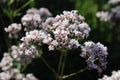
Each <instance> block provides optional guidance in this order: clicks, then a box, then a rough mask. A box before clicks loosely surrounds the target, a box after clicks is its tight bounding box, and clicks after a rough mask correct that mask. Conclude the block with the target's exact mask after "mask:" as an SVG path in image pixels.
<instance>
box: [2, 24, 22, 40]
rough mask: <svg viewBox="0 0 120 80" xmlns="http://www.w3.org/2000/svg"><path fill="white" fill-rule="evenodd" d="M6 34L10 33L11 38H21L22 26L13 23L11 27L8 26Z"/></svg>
mask: <svg viewBox="0 0 120 80" xmlns="http://www.w3.org/2000/svg"><path fill="white" fill-rule="evenodd" d="M4 30H5V32H8V33H9V38H15V39H16V38H18V37H19V35H18V34H19V32H20V31H21V30H22V27H21V24H17V23H12V24H11V25H9V26H8V28H5V29H4Z"/></svg>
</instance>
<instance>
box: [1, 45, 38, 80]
mask: <svg viewBox="0 0 120 80" xmlns="http://www.w3.org/2000/svg"><path fill="white" fill-rule="evenodd" d="M16 48H17V47H16V46H12V49H16ZM16 51H17V50H14V51H12V52H11V54H10V53H4V56H3V58H2V60H1V62H0V68H1V69H2V72H0V80H37V79H36V78H35V77H34V76H33V74H22V73H20V71H19V69H17V68H14V62H13V60H14V59H16V58H18V54H16V55H12V54H13V53H18V52H16ZM19 58H20V57H19ZM22 59H23V58H21V60H22Z"/></svg>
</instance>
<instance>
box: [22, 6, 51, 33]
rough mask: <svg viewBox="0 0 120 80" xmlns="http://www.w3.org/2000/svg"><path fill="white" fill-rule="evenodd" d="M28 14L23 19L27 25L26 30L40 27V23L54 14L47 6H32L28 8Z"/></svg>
mask: <svg viewBox="0 0 120 80" xmlns="http://www.w3.org/2000/svg"><path fill="white" fill-rule="evenodd" d="M26 13H27V14H26V15H24V16H23V17H22V19H21V22H22V24H23V25H24V26H25V29H24V30H25V31H30V30H34V29H37V28H39V25H40V24H41V23H42V22H44V21H45V20H46V19H47V18H48V17H50V16H52V14H51V13H50V12H49V10H48V9H47V8H40V9H36V8H31V9H28V10H27V12H26Z"/></svg>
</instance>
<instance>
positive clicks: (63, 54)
mask: <svg viewBox="0 0 120 80" xmlns="http://www.w3.org/2000/svg"><path fill="white" fill-rule="evenodd" d="M61 56H62V57H63V61H62V64H61V67H62V68H61V73H60V76H63V73H64V68H65V62H66V58H67V50H61ZM59 80H63V79H62V78H59Z"/></svg>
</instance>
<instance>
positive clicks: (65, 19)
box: [21, 9, 90, 50]
mask: <svg viewBox="0 0 120 80" xmlns="http://www.w3.org/2000/svg"><path fill="white" fill-rule="evenodd" d="M33 11H34V12H36V13H37V12H38V11H37V10H35V9H32V11H30V10H28V11H27V12H28V13H33ZM41 11H42V10H41ZM84 20H85V19H84V17H82V16H81V15H78V13H77V11H75V10H74V11H64V12H63V14H61V15H57V16H56V17H55V18H52V17H51V18H48V19H47V20H46V21H45V22H43V23H42V25H40V26H39V27H41V30H33V31H30V32H27V33H26V36H25V37H23V38H22V39H21V40H22V41H23V42H24V43H26V44H29V43H31V42H32V43H37V44H38V45H41V44H42V43H43V44H48V45H49V50H54V49H61V48H66V49H72V48H78V47H79V46H80V44H79V42H78V40H77V39H79V38H82V39H84V38H87V37H88V36H89V32H90V28H89V26H88V24H87V23H85V21H84Z"/></svg>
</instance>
